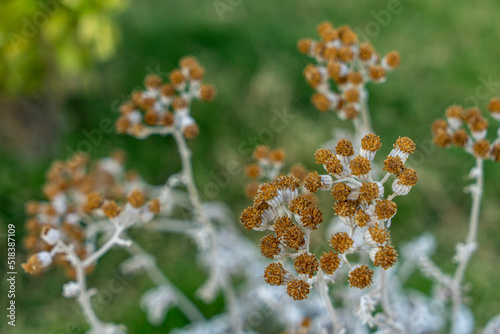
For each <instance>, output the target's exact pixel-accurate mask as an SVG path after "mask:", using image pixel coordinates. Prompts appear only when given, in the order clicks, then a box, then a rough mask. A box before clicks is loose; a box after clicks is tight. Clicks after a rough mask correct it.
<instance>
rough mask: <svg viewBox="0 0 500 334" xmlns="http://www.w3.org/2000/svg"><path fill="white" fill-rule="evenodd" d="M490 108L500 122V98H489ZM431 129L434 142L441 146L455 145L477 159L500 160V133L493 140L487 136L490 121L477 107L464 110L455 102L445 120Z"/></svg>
mask: <svg viewBox="0 0 500 334" xmlns="http://www.w3.org/2000/svg"><path fill="white" fill-rule="evenodd" d="M488 111H489V112H490V115H491V116H492V117H493V118H494V119H496V120H498V121H500V98H492V99H491V100H490V102H489V104H488ZM464 125H466V126H465V128H464ZM467 129H468V131H467ZM431 130H432V133H433V135H434V143H436V145H438V146H440V147H450V146H452V145H455V146H456V147H461V148H463V149H464V150H465V151H466V152H468V153H470V154H472V155H473V156H474V157H476V158H479V159H491V160H493V161H496V162H498V161H500V133H497V138H496V139H495V140H494V141H493V142H490V141H489V140H487V139H486V137H487V134H488V120H487V119H486V118H484V117H483V116H482V115H481V110H479V109H478V108H469V109H464V108H463V107H462V106H459V105H453V106H451V107H449V108H448V109H446V119H438V120H436V121H435V122H434V123H433V124H432V128H431Z"/></svg>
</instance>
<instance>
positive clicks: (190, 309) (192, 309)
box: [127, 242, 205, 322]
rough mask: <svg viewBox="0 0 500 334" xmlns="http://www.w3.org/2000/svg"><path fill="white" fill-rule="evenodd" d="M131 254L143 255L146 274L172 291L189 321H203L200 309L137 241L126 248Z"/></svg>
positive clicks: (157, 283)
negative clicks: (146, 262)
mask: <svg viewBox="0 0 500 334" xmlns="http://www.w3.org/2000/svg"><path fill="white" fill-rule="evenodd" d="M127 250H128V252H129V253H130V254H131V255H141V256H145V257H146V258H147V259H148V260H149V261H148V262H149V263H148V266H147V267H146V274H147V275H148V276H149V278H150V279H151V281H153V282H154V283H155V284H156V285H158V286H168V287H169V288H170V289H171V290H172V291H173V292H174V293H175V297H176V302H177V307H179V309H180V310H181V311H182V313H184V315H185V316H186V317H187V318H188V319H189V320H190V321H191V322H197V321H204V320H205V317H204V316H203V314H202V313H201V312H200V310H199V309H198V308H197V307H196V305H194V304H193V303H192V302H191V300H189V298H188V297H186V295H184V293H182V291H181V290H179V289H178V288H177V287H176V286H175V285H174V284H172V282H170V280H169V279H168V277H167V276H166V275H165V274H164V273H163V272H162V271H161V270H160V268H158V266H157V264H156V261H155V260H154V258H153V256H152V255H151V254H149V253H147V252H146V251H145V250H144V249H142V247H141V246H139V245H138V244H137V243H135V242H134V243H133V244H132V246H130V247H128V248H127Z"/></svg>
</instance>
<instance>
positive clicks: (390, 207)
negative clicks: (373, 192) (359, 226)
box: [375, 199, 398, 219]
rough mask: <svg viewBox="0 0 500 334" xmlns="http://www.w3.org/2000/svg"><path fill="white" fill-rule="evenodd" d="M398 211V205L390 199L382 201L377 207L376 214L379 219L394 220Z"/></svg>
mask: <svg viewBox="0 0 500 334" xmlns="http://www.w3.org/2000/svg"><path fill="white" fill-rule="evenodd" d="M397 209H398V206H397V205H396V203H394V202H393V201H391V200H389V199H384V200H380V201H378V202H377V205H376V206H375V213H376V214H377V217H378V219H390V218H392V217H393V216H394V215H395V214H396V211H397Z"/></svg>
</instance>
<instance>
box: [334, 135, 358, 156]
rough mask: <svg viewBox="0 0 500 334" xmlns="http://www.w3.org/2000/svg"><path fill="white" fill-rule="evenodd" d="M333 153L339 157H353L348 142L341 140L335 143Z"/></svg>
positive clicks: (350, 144) (352, 149)
mask: <svg viewBox="0 0 500 334" xmlns="http://www.w3.org/2000/svg"><path fill="white" fill-rule="evenodd" d="M335 152H336V153H337V154H339V155H342V156H345V157H350V156H353V155H354V148H353V147H352V143H351V141H350V140H347V139H341V140H339V141H338V142H337V145H336V146H335Z"/></svg>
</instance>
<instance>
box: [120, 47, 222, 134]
mask: <svg viewBox="0 0 500 334" xmlns="http://www.w3.org/2000/svg"><path fill="white" fill-rule="evenodd" d="M204 75H205V69H204V68H203V67H202V66H201V65H200V64H199V63H198V61H197V60H196V58H194V57H192V56H186V57H184V58H182V59H181V60H180V61H179V68H178V69H174V70H173V71H172V72H170V74H169V82H168V83H163V82H162V79H161V78H160V76H158V75H155V74H151V75H148V76H146V78H145V79H144V86H145V88H146V89H145V90H144V91H134V92H132V95H131V98H130V100H129V101H126V102H125V103H123V104H122V105H121V106H120V113H121V117H120V118H118V120H117V121H116V130H117V132H118V133H127V134H129V135H132V136H134V137H137V138H145V137H147V136H149V135H151V134H155V133H158V134H168V133H171V132H173V131H174V130H178V131H180V132H182V133H183V134H184V136H185V137H186V138H194V137H196V136H197V135H198V132H199V128H198V125H197V123H196V121H195V120H194V118H193V117H191V112H190V109H191V102H192V101H193V100H195V99H197V100H203V101H212V100H213V98H214V96H215V87H214V86H213V85H207V84H203V83H202V81H203V76H204Z"/></svg>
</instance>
